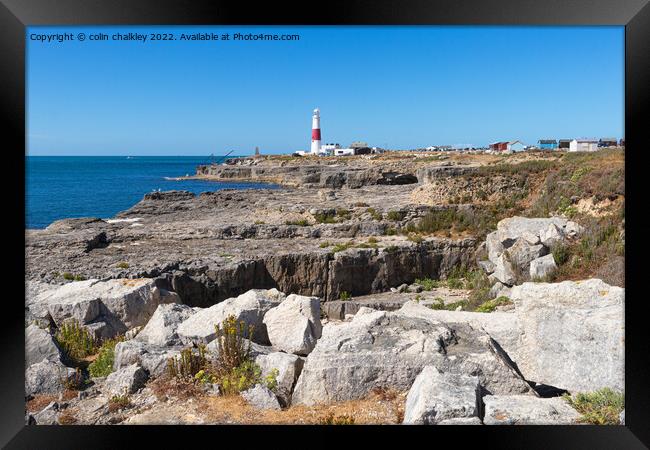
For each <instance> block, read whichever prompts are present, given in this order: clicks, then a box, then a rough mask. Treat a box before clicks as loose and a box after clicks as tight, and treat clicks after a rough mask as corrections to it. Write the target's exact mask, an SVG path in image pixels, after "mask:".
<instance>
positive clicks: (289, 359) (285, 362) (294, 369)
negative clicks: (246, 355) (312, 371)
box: [255, 352, 304, 406]
mask: <svg viewBox="0 0 650 450" xmlns="http://www.w3.org/2000/svg"><path fill="white" fill-rule="evenodd" d="M255 363H256V364H257V365H259V366H260V368H261V369H262V377H263V378H265V377H267V376H268V375H270V374H271V372H272V371H273V370H274V369H276V370H277V375H276V381H277V388H276V392H275V393H276V396H277V397H278V400H280V402H281V404H283V405H284V406H288V405H289V404H290V403H291V393H292V392H293V387H294V385H295V384H296V381H297V380H298V376H299V375H300V372H301V371H302V366H303V364H304V361H303V359H302V358H300V357H299V356H296V355H289V354H288V353H282V352H273V353H269V354H261V355H258V356H257V357H256V358H255Z"/></svg>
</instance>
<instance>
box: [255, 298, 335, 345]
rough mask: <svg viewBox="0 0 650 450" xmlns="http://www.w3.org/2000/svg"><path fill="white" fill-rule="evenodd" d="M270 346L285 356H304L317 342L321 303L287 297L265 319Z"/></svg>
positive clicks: (319, 333)
mask: <svg viewBox="0 0 650 450" xmlns="http://www.w3.org/2000/svg"><path fill="white" fill-rule="evenodd" d="M263 322H264V324H265V325H266V329H267V331H268V336H269V339H270V341H271V344H272V345H273V346H274V347H275V348H277V349H279V350H282V351H285V352H287V353H294V354H296V355H307V354H308V353H309V352H311V351H312V350H313V348H314V346H315V345H316V341H317V340H318V339H319V338H320V336H321V332H322V326H321V323H320V300H319V299H318V297H305V296H302V295H295V294H291V295H289V296H288V297H287V298H286V299H285V300H283V301H282V303H280V304H279V305H278V306H276V307H275V308H272V309H270V310H269V311H268V312H267V313H266V314H265V315H264V320H263Z"/></svg>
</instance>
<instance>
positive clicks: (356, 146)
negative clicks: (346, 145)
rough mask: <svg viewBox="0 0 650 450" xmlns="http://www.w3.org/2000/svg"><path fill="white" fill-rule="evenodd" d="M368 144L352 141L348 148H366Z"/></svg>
mask: <svg viewBox="0 0 650 450" xmlns="http://www.w3.org/2000/svg"><path fill="white" fill-rule="evenodd" d="M367 146H368V143H367V142H361V141H354V142H353V143H352V144H350V148H359V147H367Z"/></svg>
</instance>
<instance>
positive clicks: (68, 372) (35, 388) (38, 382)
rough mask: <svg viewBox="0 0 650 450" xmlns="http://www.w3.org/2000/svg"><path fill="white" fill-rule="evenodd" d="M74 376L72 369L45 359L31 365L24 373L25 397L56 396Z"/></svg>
mask: <svg viewBox="0 0 650 450" xmlns="http://www.w3.org/2000/svg"><path fill="white" fill-rule="evenodd" d="M74 375H75V370H74V369H72V368H70V367H66V366H64V365H63V364H61V363H60V362H57V361H50V360H47V359H45V360H43V361H41V362H38V363H36V364H32V365H31V366H29V367H28V368H27V370H26V371H25V395H26V396H29V395H36V394H58V393H59V392H62V391H63V389H64V388H65V382H66V381H67V380H70V379H71V378H72V377H73V376H74Z"/></svg>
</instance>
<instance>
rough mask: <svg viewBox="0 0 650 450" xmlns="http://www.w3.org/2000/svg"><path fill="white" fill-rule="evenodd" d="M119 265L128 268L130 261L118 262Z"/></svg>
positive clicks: (120, 267) (121, 267)
mask: <svg viewBox="0 0 650 450" xmlns="http://www.w3.org/2000/svg"><path fill="white" fill-rule="evenodd" d="M117 267H118V268H119V269H128V268H129V263H128V262H121V263H118V264H117Z"/></svg>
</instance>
